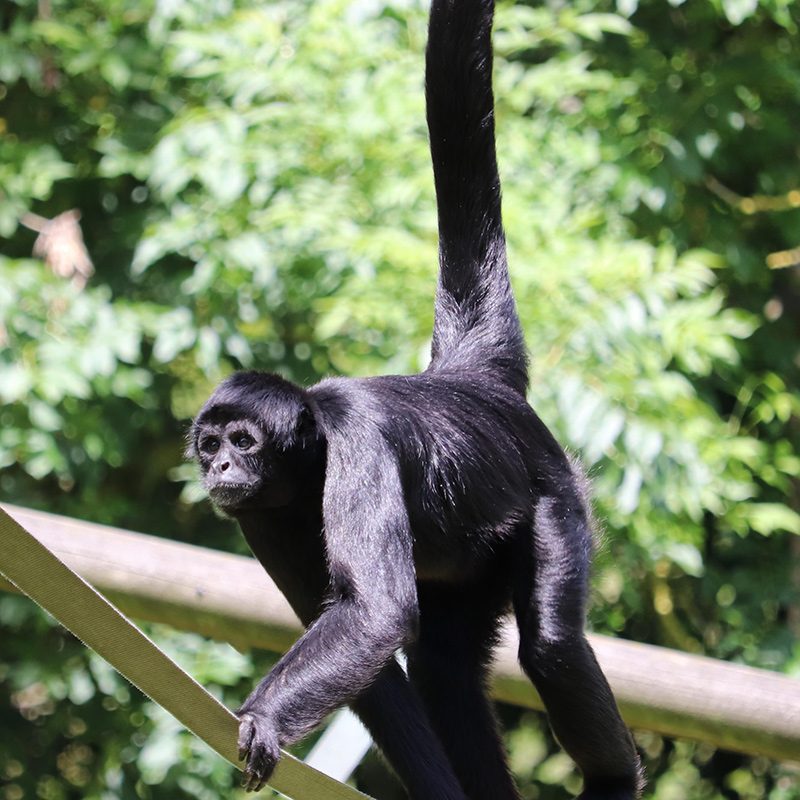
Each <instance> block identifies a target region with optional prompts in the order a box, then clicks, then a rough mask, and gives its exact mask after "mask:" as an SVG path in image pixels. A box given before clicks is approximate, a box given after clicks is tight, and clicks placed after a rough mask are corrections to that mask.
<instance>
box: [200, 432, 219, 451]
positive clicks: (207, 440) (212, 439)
mask: <svg viewBox="0 0 800 800" xmlns="http://www.w3.org/2000/svg"><path fill="white" fill-rule="evenodd" d="M200 449H201V450H202V451H203V452H204V453H212V454H213V453H216V452H217V450H219V439H218V438H217V437H216V436H206V437H204V438H203V439H201V440H200Z"/></svg>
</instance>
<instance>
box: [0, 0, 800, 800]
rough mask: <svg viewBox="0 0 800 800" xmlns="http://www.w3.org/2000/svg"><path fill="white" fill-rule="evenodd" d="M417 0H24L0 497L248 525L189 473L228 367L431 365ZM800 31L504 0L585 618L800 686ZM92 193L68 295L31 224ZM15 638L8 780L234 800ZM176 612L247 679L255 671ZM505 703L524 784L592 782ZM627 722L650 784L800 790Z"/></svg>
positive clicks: (209, 763)
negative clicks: (591, 569) (214, 504)
mask: <svg viewBox="0 0 800 800" xmlns="http://www.w3.org/2000/svg"><path fill="white" fill-rule="evenodd" d="M426 10H427V9H426V8H425V7H424V6H423V4H422V3H421V2H418V0H375V2H369V3H368V2H354V1H353V0H318V2H313V3H311V2H305V0H278V2H273V3H267V4H264V3H255V2H253V1H252V0H215V2H212V3H208V2H199V0H177V1H176V2H172V3H142V4H139V5H137V6H136V7H133V6H131V5H130V4H123V3H116V2H112V0H98V2H97V3H94V4H92V5H86V4H83V5H80V6H75V4H69V3H66V2H63V1H62V0H53V2H52V3H51V4H38V5H37V4H33V3H23V2H17V3H8V4H6V6H5V7H4V9H3V12H2V16H1V17H0V102H1V103H2V105H0V235H2V236H4V237H5V241H4V245H3V250H2V253H3V254H2V256H0V398H2V407H0V466H1V467H2V468H3V469H2V472H0V497H2V499H4V500H9V501H13V502H18V503H23V504H29V505H35V506H40V507H43V508H46V509H48V510H51V511H57V512H62V513H66V514H72V515H74V516H79V517H87V518H92V519H96V520H99V521H107V522H112V523H117V524H120V525H124V526H128V527H131V528H134V529H137V528H138V529H140V530H147V531H151V532H161V533H163V534H165V535H171V536H177V537H179V538H182V539H186V540H190V541H195V542H199V543H203V544H209V545H212V546H217V547H226V548H229V549H241V547H242V545H241V544H240V543H239V539H238V538H237V537H236V535H235V533H234V531H233V529H232V527H231V526H229V525H228V524H226V523H223V522H222V521H219V520H215V519H214V517H213V516H211V515H210V514H209V512H208V511H207V508H206V506H205V505H203V504H200V503H198V500H199V499H200V495H199V493H198V491H197V487H196V485H195V484H193V483H192V480H191V475H192V471H191V469H190V468H187V466H186V465H184V464H183V463H182V437H183V431H184V430H185V426H186V424H187V421H188V419H189V418H190V417H191V415H192V413H193V412H194V411H195V410H196V409H197V408H198V406H199V405H200V403H201V402H202V400H203V399H204V397H205V396H206V394H207V392H208V391H209V389H210V388H211V386H213V384H214V383H215V382H216V381H217V380H219V378H220V377H222V376H223V375H225V374H227V373H228V372H230V371H231V370H233V369H236V368H239V367H243V366H258V367H259V368H264V369H270V370H279V371H280V372H282V373H283V374H285V375H287V376H288V377H290V378H293V379H296V380H299V381H303V382H310V381H313V380H316V379H318V378H320V377H322V376H324V375H327V374H331V373H342V374H350V375H358V374H375V373H378V372H407V371H411V370H415V369H419V368H421V367H422V366H424V364H425V361H426V359H427V351H428V343H429V336H430V327H431V320H432V296H433V291H434V287H435V281H436V228H435V220H436V215H435V205H434V196H433V187H432V180H431V171H430V164H429V156H428V152H427V144H426V133H425V124H424V104H423V96H422V72H423V49H424V43H425V31H426V28H425V25H426V21H425V14H426ZM797 23H798V14H797V8H796V6H795V4H793V3H791V2H788V0H761V2H759V1H758V0H696V2H693V3H681V2H670V3H664V2H661V1H660V0H640V1H637V0H619V1H618V2H617V3H612V2H610V0H576V2H572V3H569V4H562V3H559V2H555V1H553V2H548V3H545V4H535V5H528V4H521V3H520V4H517V5H509V4H504V5H503V6H502V7H501V9H500V11H499V13H498V18H497V24H496V31H495V44H496V51H497V58H496V78H495V88H496V96H497V127H498V155H499V159H500V165H501V172H502V175H503V180H504V216H505V221H506V227H507V229H508V237H509V247H510V255H511V264H512V278H513V281H514V286H515V290H516V293H517V297H518V300H519V306H520V312H521V315H522V317H523V324H524V326H525V329H526V333H527V336H528V341H529V344H530V348H531V353H532V363H533V375H534V382H533V387H532V391H531V399H532V400H533V402H534V403H535V405H536V407H537V409H538V410H539V411H540V413H541V415H542V416H543V418H544V419H545V420H546V421H547V422H548V424H550V425H552V426H553V427H554V429H555V430H556V431H557V432H558V434H559V436H560V438H561V439H562V441H564V443H565V444H568V445H569V446H570V447H572V448H573V449H575V450H576V451H578V452H580V454H581V455H582V457H583V459H584V462H585V463H586V465H587V467H588V468H589V472H590V475H591V477H592V480H593V482H594V486H595V494H596V497H597V501H598V506H599V517H600V518H601V519H602V520H603V521H604V523H605V528H606V535H605V536H604V538H603V543H602V545H601V547H600V552H599V553H598V559H597V568H596V595H597V603H596V604H595V608H594V610H593V612H592V622H593V625H594V627H595V628H596V629H599V630H605V631H613V632H618V633H620V634H622V635H625V636H629V637H633V638H637V639H641V640H645V641H652V642H658V643H662V644H667V645H670V646H674V647H681V648H684V649H689V650H695V651H703V652H707V653H709V654H711V655H716V656H718V657H723V658H730V659H739V660H744V661H747V662H749V663H753V664H756V665H761V666H767V667H771V668H775V669H780V670H784V671H787V672H794V673H797V672H798V670H800V647H798V645H797V635H798V629H797V625H798V622H797V620H798V618H800V611H799V610H798V606H797V589H798V586H797V563H798V559H800V546H799V545H798V541H800V539H798V537H797V534H798V533H800V517H799V516H798V505H797V496H796V489H795V487H796V485H797V477H798V473H799V472H800V460H799V457H798V441H797V430H796V429H797V425H796V420H797V417H798V399H797V396H796V383H797V369H798V362H797V330H796V324H795V322H794V319H793V315H792V314H791V313H789V312H790V311H791V309H793V308H796V306H797V301H798V296H797V283H796V280H795V272H794V271H793V270H783V271H776V270H769V269H768V268H767V267H766V265H765V260H766V258H767V256H768V255H769V254H770V253H774V252H776V251H784V250H789V249H791V248H793V247H796V246H797V245H798V242H797V239H796V231H797V230H798V222H800V217H798V214H800V210H798V208H800V200H798V198H800V195H798V194H797V191H798V170H797V147H796V130H797V128H798V123H799V122H800V120H798V119H797V114H798V112H797V110H796V109H798V108H800V97H799V96H798V95H799V94H800V62H798V57H797V50H796V47H794V41H793V38H792V37H793V36H795V35H796V32H797ZM72 207H77V208H79V209H80V210H81V212H82V220H81V224H82V227H83V232H84V236H85V239H86V244H87V247H88V249H89V252H90V253H91V255H92V258H93V260H94V262H95V267H96V274H95V276H94V277H93V278H92V279H91V280H90V282H89V284H88V286H87V287H86V288H84V289H79V288H77V287H76V286H74V285H71V284H68V283H67V282H65V281H64V280H63V279H61V278H58V277H56V276H54V275H52V274H51V273H50V271H49V270H48V268H47V267H46V266H45V265H44V264H43V263H40V262H38V261H31V260H29V259H28V256H29V255H30V252H31V248H32V245H33V240H34V236H35V234H33V233H32V232H31V231H29V230H27V229H25V228H23V227H21V226H20V225H19V224H18V223H19V221H20V220H21V218H22V216H23V215H24V213H25V212H27V211H33V212H35V213H37V214H41V215H44V216H48V217H53V216H55V215H56V214H58V213H61V212H63V211H65V210H67V209H69V208H72ZM787 621H788V624H787ZM0 624H2V626H3V633H4V648H3V654H2V656H0V691H2V692H3V693H4V694H5V695H6V696H7V697H8V698H9V699H10V700H11V703H4V704H3V705H2V707H3V708H5V709H6V711H4V712H0V723H2V726H3V730H4V731H8V732H9V734H10V735H9V737H8V738H7V739H6V738H5V737H4V744H3V746H2V747H0V774H1V775H2V776H3V779H4V780H6V781H7V786H6V788H5V789H1V790H0V797H3V800H5V798H8V800H16V798H21V797H29V796H30V797H33V796H35V795H36V796H41V797H45V798H55V799H57V800H60V798H72V797H88V798H93V797H98V798H99V797H103V798H106V797H120V798H133V797H142V798H159V797H179V798H180V797H203V798H206V797H207V798H216V797H222V796H230V792H231V789H230V785H231V784H230V781H231V779H232V776H231V775H230V773H229V771H228V770H227V768H226V767H224V766H223V765H220V764H219V762H218V761H215V760H214V759H212V758H210V757H209V756H208V754H207V753H205V752H204V751H203V750H202V748H201V747H200V746H199V745H197V743H196V742H195V741H194V740H193V739H192V738H191V737H188V736H182V735H178V734H176V732H175V730H174V728H173V724H172V723H171V722H170V721H169V720H168V719H166V718H165V717H164V716H163V715H162V714H161V713H160V712H159V711H157V710H155V709H153V708H152V707H150V706H148V705H146V704H143V702H142V701H141V699H140V698H138V697H137V696H135V695H133V694H131V693H130V692H129V691H128V690H127V688H126V687H125V686H124V684H122V683H121V682H120V681H119V680H118V679H117V678H115V677H114V676H113V674H111V673H109V672H108V670H107V669H106V668H104V667H103V666H102V665H101V664H100V662H99V661H98V660H97V659H95V658H94V657H93V656H89V655H87V654H85V653H84V652H83V650H82V649H81V648H80V646H79V645H78V644H77V643H75V642H74V641H71V640H70V639H69V637H67V636H66V635H64V634H62V633H59V632H58V630H57V629H55V628H53V627H51V626H50V625H49V624H48V623H47V622H46V621H44V620H43V619H42V618H41V617H40V616H38V615H37V614H35V613H33V612H32V610H31V609H30V607H29V606H27V605H26V604H25V603H24V601H21V600H19V599H17V598H0ZM158 635H159V636H160V637H161V639H162V640H164V641H169V642H171V643H172V645H173V646H174V647H176V648H178V649H179V650H180V651H181V657H183V658H186V659H188V660H189V662H191V663H190V666H191V668H192V670H193V671H194V672H195V674H196V675H197V676H198V677H199V678H200V679H201V680H203V681H204V682H207V683H212V684H217V685H218V686H219V687H220V688H219V691H220V692H222V693H223V694H226V696H227V694H228V693H230V694H231V698H232V699H231V702H233V698H234V696H238V697H241V695H242V694H243V693H244V692H245V691H246V687H247V685H249V684H250V683H252V680H253V676H254V675H255V674H256V672H258V671H259V670H260V669H263V666H264V665H263V664H261V665H259V667H258V669H255V670H254V669H253V667H252V666H251V661H250V659H249V657H247V658H239V657H238V656H235V655H233V654H232V653H231V651H229V650H225V649H222V648H221V647H220V646H218V645H212V644H208V643H203V642H201V641H200V640H198V639H197V638H195V637H179V636H177V635H174V634H170V633H168V632H166V631H159V632H158ZM5 642H8V643H9V644H8V645H5ZM104 670H105V671H104ZM224 687H227V688H224ZM31 709H32V710H31ZM503 714H504V716H505V718H506V721H507V722H508V723H509V725H510V726H511V728H512V731H511V733H510V735H509V744H510V749H511V755H512V761H513V764H514V768H515V771H516V773H517V774H518V776H519V779H520V782H521V784H522V786H523V791H524V793H525V796H526V797H530V798H542V799H543V800H547V799H548V798H555V797H561V796H563V788H560V787H563V786H567V787H568V788H575V786H576V785H577V784H576V778H575V776H574V775H573V774H572V772H571V768H570V766H569V764H568V763H567V762H565V761H564V759H563V757H562V756H561V755H560V754H559V753H558V752H557V748H556V747H555V745H554V743H553V742H552V740H551V739H550V738H549V734H547V732H546V730H545V729H544V727H543V726H542V724H541V721H540V720H538V718H535V717H533V716H531V715H520V714H519V713H517V712H514V711H512V710H510V709H505V710H504V711H503ZM521 716H522V718H520V717H521ZM6 741H7V742H8V743H7V744H6ZM640 742H641V745H642V747H643V749H644V751H645V753H646V756H647V758H648V762H649V772H650V775H651V778H652V784H653V791H654V795H653V796H654V797H657V798H659V800H670V798H677V797H692V798H703V800H705V798H708V799H709V800H712V799H713V800H717V798H722V797H725V798H748V799H749V798H753V799H754V800H755V799H756V798H765V799H767V800H790V798H797V797H800V795H799V794H798V793H797V791H796V789H795V788H793V787H794V785H795V784H794V783H792V780H793V779H792V777H791V774H790V772H788V768H782V767H780V766H777V765H772V764H768V763H766V762H763V761H762V760H759V759H755V760H748V759H744V758H741V757H738V756H732V755H730V754H725V753H718V752H714V751H711V750H709V749H708V748H703V747H700V746H696V745H691V744H688V743H675V742H670V741H666V740H663V739H662V738H661V737H658V736H655V735H643V736H642V737H641V740H640ZM31 743H33V745H31ZM31 746H33V747H34V749H35V753H36V758H35V761H34V760H33V759H31V758H30V756H29V755H28V752H29V748H30V747H31ZM363 780H364V781H367V783H366V784H365V785H366V786H367V787H369V786H370V784H369V783H368V781H369V778H368V777H367V776H364V778H363ZM9 787H11V788H9ZM14 787H16V788H14ZM374 791H375V792H376V793H382V792H388V791H389V790H388V789H386V788H385V787H382V786H378V787H375V788H374ZM2 792H5V795H4V796H3V794H2ZM20 792H21V794H20Z"/></svg>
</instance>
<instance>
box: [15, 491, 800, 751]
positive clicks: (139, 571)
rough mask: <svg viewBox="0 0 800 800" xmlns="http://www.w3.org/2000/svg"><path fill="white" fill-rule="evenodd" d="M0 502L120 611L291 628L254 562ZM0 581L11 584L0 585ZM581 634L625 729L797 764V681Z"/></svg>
mask: <svg viewBox="0 0 800 800" xmlns="http://www.w3.org/2000/svg"><path fill="white" fill-rule="evenodd" d="M3 507H4V508H5V509H6V511H8V513H9V514H11V516H12V517H14V518H15V519H16V520H17V521H18V522H19V523H20V524H22V525H23V526H25V527H26V528H27V529H28V530H29V531H31V532H32V533H33V534H35V535H36V536H37V538H39V539H40V540H41V541H42V542H43V543H44V544H45V545H47V546H48V547H49V548H50V549H51V550H53V551H54V552H55V553H56V554H57V555H58V556H59V557H60V558H62V560H64V561H65V562H66V563H67V564H68V565H69V566H70V567H72V568H73V569H75V570H76V571H77V572H78V573H79V574H80V575H82V576H83V577H84V578H85V579H86V580H88V581H89V582H90V583H92V584H93V585H95V586H96V587H98V588H99V589H100V590H101V591H103V592H104V593H105V594H106V595H107V596H108V597H109V599H110V600H112V601H113V602H114V603H116V604H117V605H119V607H120V608H121V609H123V610H124V611H125V612H126V613H127V614H128V615H130V616H133V617H139V618H142V619H146V620H152V621H156V622H163V623H166V624H169V625H171V626H173V627H176V628H180V629H183V630H191V631H196V632H198V633H201V634H203V635H205V636H209V637H211V638H215V639H219V640H222V641H228V642H230V643H231V644H233V645H234V646H235V647H237V648H239V649H246V648H248V647H263V648H266V649H269V650H275V651H279V652H281V651H283V650H285V649H286V648H287V647H288V646H289V645H291V643H292V642H293V641H294V640H295V639H296V638H297V636H298V635H299V633H300V630H301V628H300V624H299V622H298V621H297V619H296V618H295V616H294V614H293V613H292V611H291V609H290V608H289V606H288V605H287V603H286V601H285V600H284V599H283V597H282V596H281V594H280V592H278V590H277V588H276V587H275V586H274V584H273V583H272V582H271V581H270V579H269V578H268V577H267V575H266V574H265V573H264V572H263V570H262V569H261V567H260V566H259V565H258V564H257V563H256V562H255V561H254V560H253V559H250V558H245V557H242V556H234V555H230V554H227V553H221V552H218V551H215V550H209V549H207V548H202V547H196V546H193V545H187V544H180V543H178V542H173V541H169V540H166V539H161V538H158V537H154V536H147V535H144V534H139V533H130V532H128V531H121V530H118V529H115V528H109V527H106V526H103V525H96V524H94V523H89V522H82V521H79V520H74V519H68V518H65V517H58V516H55V515H53V514H46V513H44V512H40V511H30V510H28V509H23V508H19V507H17V506H10V505H4V506H3ZM0 546H2V543H0ZM0 588H2V589H6V590H13V587H11V586H10V585H9V584H5V585H2V584H0ZM590 638H591V642H592V646H593V647H594V649H595V651H596V653H597V657H598V660H599V661H600V664H601V665H602V667H603V670H604V671H605V673H606V675H607V677H608V679H609V682H610V683H611V686H612V688H613V690H614V693H615V695H616V697H617V701H618V702H619V706H620V709H621V711H622V714H623V716H624V717H625V719H626V721H627V722H628V724H629V725H630V726H631V727H633V728H641V729H646V730H651V731H656V732H658V733H662V734H665V735H667V736H676V737H683V738H689V739H695V740H698V741H703V742H708V743H710V744H713V745H714V746H716V747H722V748H725V749H729V750H736V751H739V752H743V753H750V754H753V755H763V756H766V757H768V758H773V759H777V760H796V761H800V681H798V680H795V679H792V678H789V677H787V676H785V675H780V674H777V673H773V672H767V671H766V670H759V669H754V668H752V667H745V666H741V665H736V664H729V663H725V662H722V661H717V660H714V659H710V658H705V657H702V656H695V655H689V654H686V653H680V652H677V651H674V650H668V649H666V648H662V647H654V646H652V645H644V644H637V643H635V642H627V641H622V640H618V639H611V638H609V637H606V636H596V635H595V636H591V637H590ZM516 649H517V638H516V632H515V631H514V630H513V627H512V626H511V625H508V626H506V628H505V630H504V635H503V641H502V643H501V646H500V648H499V649H498V654H497V661H496V665H495V673H494V694H495V697H496V698H497V699H498V700H502V701H504V702H508V703H513V704H516V705H521V706H525V707H528V708H533V709H541V708H542V705H541V701H540V699H539V697H538V695H537V694H536V692H535V691H534V690H533V688H532V687H531V685H530V683H529V682H528V680H527V679H526V678H525V677H524V676H523V675H522V674H521V672H520V670H519V667H518V665H517V661H516Z"/></svg>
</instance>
